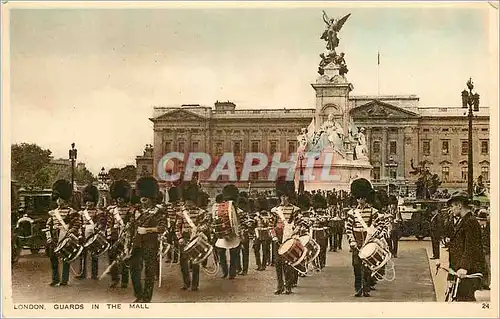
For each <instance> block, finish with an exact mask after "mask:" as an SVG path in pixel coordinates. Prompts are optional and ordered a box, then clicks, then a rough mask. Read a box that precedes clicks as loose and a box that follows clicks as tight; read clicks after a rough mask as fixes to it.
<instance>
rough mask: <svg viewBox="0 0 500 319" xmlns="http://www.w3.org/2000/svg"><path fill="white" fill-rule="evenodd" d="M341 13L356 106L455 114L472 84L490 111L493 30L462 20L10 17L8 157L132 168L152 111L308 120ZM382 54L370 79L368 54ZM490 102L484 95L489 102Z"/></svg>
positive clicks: (373, 15)
mask: <svg viewBox="0 0 500 319" xmlns="http://www.w3.org/2000/svg"><path fill="white" fill-rule="evenodd" d="M323 9H324V10H326V11H327V13H328V14H329V15H330V16H331V17H340V16H343V15H345V14H347V13H351V14H352V15H351V17H350V18H349V20H348V21H347V22H346V23H345V25H344V26H343V28H342V30H341V32H340V34H339V38H340V44H339V48H338V51H339V52H340V51H342V52H345V55H346V56H345V58H346V62H347V65H348V68H349V73H348V74H347V78H348V80H349V81H350V82H352V83H353V85H354V90H353V91H352V92H351V94H352V95H369V94H377V73H378V74H379V79H380V83H379V85H380V94H416V95H418V96H419V97H420V105H422V106H459V105H460V104H461V97H460V92H461V91H462V90H463V89H464V88H465V83H466V81H467V80H468V79H469V77H472V78H473V80H474V83H475V85H476V88H477V90H478V92H479V93H480V94H481V104H482V105H485V106H488V105H489V103H490V95H491V94H489V93H488V91H487V87H488V84H489V83H490V81H491V73H490V72H489V70H490V64H489V62H490V60H489V50H490V49H489V46H488V43H489V42H488V39H489V34H488V32H489V20H488V10H489V9H490V8H489V7H488V5H487V4H486V3H485V4H484V6H479V7H476V8H475V9H471V8H437V7H436V8H410V7H402V8H390V7H385V8H362V7H355V8H353V7H351V8H348V7H345V6H344V7H337V6H335V4H333V3H330V4H325V6H324V7H314V8H304V7H302V8H276V7H272V8H271V7H269V8H259V9H248V8H247V9H245V10H243V9H234V8H233V9H214V8H208V9H207V8H206V9H194V8H189V9H186V8H184V9H182V8H177V9H172V8H170V9H44V10H40V9H34V10H33V9H14V10H11V12H10V19H11V20H10V50H11V52H10V53H11V55H10V63H11V64H10V71H11V74H10V75H11V77H10V79H11V83H10V85H11V100H10V105H11V117H12V118H11V127H12V132H11V133H12V142H13V143H21V142H28V143H36V144H38V145H40V146H41V147H43V148H49V149H50V150H52V152H53V155H54V157H56V158H59V157H63V158H66V157H67V156H68V149H69V148H70V145H71V143H72V142H75V143H76V147H77V149H78V155H79V158H78V160H79V161H82V162H85V163H86V165H87V167H88V168H89V169H90V170H91V171H92V172H93V173H97V172H98V171H99V170H100V168H101V167H105V168H106V169H110V168H112V167H122V166H125V165H127V164H135V156H137V155H141V154H142V151H143V149H144V146H145V144H149V143H150V144H153V129H152V123H151V122H150V121H149V120H148V118H149V117H151V115H152V112H153V106H160V105H164V106H172V105H180V104H196V103H198V104H202V105H213V103H214V102H215V101H216V100H222V101H226V100H230V101H233V102H235V103H236V104H237V107H238V109H249V108H285V107H286V108H314V107H315V97H314V90H313V89H312V87H311V86H310V84H311V83H313V82H314V81H315V80H316V78H317V77H318V74H317V67H318V63H319V60H320V58H319V54H320V53H322V52H324V51H325V42H324V41H323V40H321V39H320V36H321V34H322V32H323V30H324V22H323V20H322V13H321V10H323ZM378 51H380V66H377V52H378ZM492 98H493V95H491V99H492Z"/></svg>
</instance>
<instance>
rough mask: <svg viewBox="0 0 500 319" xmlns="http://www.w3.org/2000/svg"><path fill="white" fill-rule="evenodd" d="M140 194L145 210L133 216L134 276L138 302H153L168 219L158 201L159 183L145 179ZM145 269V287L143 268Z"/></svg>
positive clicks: (153, 179) (138, 189) (141, 209)
mask: <svg viewBox="0 0 500 319" xmlns="http://www.w3.org/2000/svg"><path fill="white" fill-rule="evenodd" d="M136 191H137V194H138V196H139V198H140V203H141V208H140V209H139V210H137V211H136V212H135V213H134V216H133V221H132V222H133V228H132V230H133V239H132V256H131V258H130V272H131V276H132V284H133V286H134V295H135V297H136V300H135V301H134V302H151V299H152V297H153V288H154V281H155V277H156V270H157V267H156V266H157V265H156V264H157V255H158V249H159V241H158V234H161V233H163V232H164V231H165V229H166V225H165V220H166V219H165V216H164V214H165V213H164V211H163V209H162V208H161V206H158V205H156V201H157V200H158V191H159V186H158V181H157V180H156V179H155V178H154V177H152V176H145V177H141V178H139V179H138V180H137V182H136ZM143 265H144V267H145V277H146V278H145V279H144V286H143V285H142V279H141V277H142V276H141V274H142V267H143Z"/></svg>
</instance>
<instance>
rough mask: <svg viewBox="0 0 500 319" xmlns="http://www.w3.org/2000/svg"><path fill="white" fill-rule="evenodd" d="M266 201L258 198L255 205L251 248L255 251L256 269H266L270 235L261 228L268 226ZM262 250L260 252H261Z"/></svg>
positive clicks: (268, 218)
mask: <svg viewBox="0 0 500 319" xmlns="http://www.w3.org/2000/svg"><path fill="white" fill-rule="evenodd" d="M267 205H268V202H267V200H266V198H264V197H261V198H259V200H258V202H257V205H256V210H257V211H256V212H255V216H254V222H255V226H256V228H255V240H254V242H253V250H254V253H255V263H256V264H257V271H264V270H266V266H267V262H268V261H269V253H270V249H269V248H270V247H269V246H270V242H271V235H270V233H268V234H269V235H267V236H266V235H265V232H264V231H262V230H265V229H268V228H270V217H269V214H268V213H267V210H268V209H269V208H268V206H267ZM261 251H262V254H261Z"/></svg>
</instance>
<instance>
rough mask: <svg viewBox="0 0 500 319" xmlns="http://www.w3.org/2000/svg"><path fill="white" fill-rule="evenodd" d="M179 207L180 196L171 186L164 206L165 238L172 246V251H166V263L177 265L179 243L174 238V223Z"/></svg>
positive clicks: (175, 188) (176, 188)
mask: <svg viewBox="0 0 500 319" xmlns="http://www.w3.org/2000/svg"><path fill="white" fill-rule="evenodd" d="M180 205H181V194H180V190H179V188H178V187H177V186H172V187H170V188H169V189H168V203H167V205H166V211H167V213H166V218H167V221H166V223H167V238H168V240H169V241H170V242H171V243H172V244H173V246H174V249H170V250H169V251H168V255H167V260H166V262H173V263H177V262H178V261H179V253H178V252H179V241H178V240H177V236H175V222H176V220H177V212H178V211H179V207H180Z"/></svg>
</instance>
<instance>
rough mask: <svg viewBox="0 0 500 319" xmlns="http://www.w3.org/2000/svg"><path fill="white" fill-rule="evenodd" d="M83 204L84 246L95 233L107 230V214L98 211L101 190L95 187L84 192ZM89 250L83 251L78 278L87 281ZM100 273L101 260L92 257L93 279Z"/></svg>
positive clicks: (81, 215) (91, 186) (87, 187)
mask: <svg viewBox="0 0 500 319" xmlns="http://www.w3.org/2000/svg"><path fill="white" fill-rule="evenodd" d="M82 197H83V203H84V204H85V209H84V210H82V211H80V212H79V214H80V218H81V220H82V229H81V232H82V237H83V241H82V244H83V243H85V242H86V241H87V240H88V239H89V238H90V237H92V235H93V234H94V233H95V232H99V231H105V229H106V219H107V218H106V214H105V213H104V212H103V211H102V210H100V209H97V203H98V202H99V190H98V189H97V187H96V186H94V185H91V184H90V185H87V186H86V187H85V188H84V189H83V192H82ZM87 257H88V251H87V249H84V250H83V253H82V256H81V259H80V275H78V276H76V278H77V279H85V278H86V277H87ZM98 271H99V259H98V257H97V256H94V255H91V278H92V279H94V280H97V273H98Z"/></svg>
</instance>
